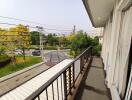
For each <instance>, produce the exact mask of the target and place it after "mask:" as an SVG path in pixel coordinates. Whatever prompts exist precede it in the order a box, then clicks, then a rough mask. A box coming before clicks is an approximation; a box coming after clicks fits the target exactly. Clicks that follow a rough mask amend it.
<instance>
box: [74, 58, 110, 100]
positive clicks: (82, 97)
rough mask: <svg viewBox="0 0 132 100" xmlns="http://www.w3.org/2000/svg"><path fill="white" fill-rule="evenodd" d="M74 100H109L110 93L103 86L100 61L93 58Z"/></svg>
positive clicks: (103, 76)
mask: <svg viewBox="0 0 132 100" xmlns="http://www.w3.org/2000/svg"><path fill="white" fill-rule="evenodd" d="M75 100H111V96H110V92H109V90H108V89H107V88H106V86H105V75H104V70H103V64H102V60H101V59H100V58H97V57H93V61H92V64H91V67H90V69H89V72H88V75H87V77H86V80H84V81H83V82H82V84H81V86H80V88H79V90H78V93H77V95H76V97H75Z"/></svg>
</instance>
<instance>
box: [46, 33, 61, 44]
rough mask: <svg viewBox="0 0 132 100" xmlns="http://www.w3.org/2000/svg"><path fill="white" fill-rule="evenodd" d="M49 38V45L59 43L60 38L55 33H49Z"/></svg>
mask: <svg viewBox="0 0 132 100" xmlns="http://www.w3.org/2000/svg"><path fill="white" fill-rule="evenodd" d="M47 40H48V43H49V45H51V46H53V45H58V44H59V39H58V37H57V36H56V35H55V34H48V36H47Z"/></svg>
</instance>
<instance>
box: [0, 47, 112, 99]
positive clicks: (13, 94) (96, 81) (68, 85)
mask: <svg viewBox="0 0 132 100" xmlns="http://www.w3.org/2000/svg"><path fill="white" fill-rule="evenodd" d="M91 54H92V48H91V47H89V48H88V49H86V50H85V51H84V52H83V53H82V54H81V55H79V56H78V57H77V58H76V59H74V60H73V59H66V60H64V61H62V62H60V63H59V64H57V65H55V66H54V67H51V68H50V69H48V70H47V71H45V72H43V73H41V74H39V75H37V76H36V77H34V78H32V79H30V80H29V81H27V82H25V83H24V84H22V85H21V86H19V87H17V88H15V89H13V90H11V91H9V92H7V93H5V94H3V95H2V96H1V100H7V99H8V100H88V99H89V100H111V98H110V93H109V91H108V89H107V88H106V86H105V80H104V71H103V64H102V60H101V59H100V58H97V57H92V55H91Z"/></svg>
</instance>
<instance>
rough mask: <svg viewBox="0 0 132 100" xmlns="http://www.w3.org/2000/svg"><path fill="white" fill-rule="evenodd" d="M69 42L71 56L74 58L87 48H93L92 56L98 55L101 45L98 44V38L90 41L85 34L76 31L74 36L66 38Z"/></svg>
mask: <svg viewBox="0 0 132 100" xmlns="http://www.w3.org/2000/svg"><path fill="white" fill-rule="evenodd" d="M68 38H69V40H70V41H71V51H70V53H71V55H73V56H74V57H76V56H77V55H78V54H80V53H81V52H82V51H84V50H85V49H86V48H88V47H89V46H93V51H94V52H93V54H94V55H99V53H100V50H101V45H100V44H99V41H98V38H97V37H95V38H94V39H92V38H91V37H90V36H88V35H87V34H86V32H83V31H82V30H81V31H78V32H77V33H76V34H73V35H71V36H69V37H68Z"/></svg>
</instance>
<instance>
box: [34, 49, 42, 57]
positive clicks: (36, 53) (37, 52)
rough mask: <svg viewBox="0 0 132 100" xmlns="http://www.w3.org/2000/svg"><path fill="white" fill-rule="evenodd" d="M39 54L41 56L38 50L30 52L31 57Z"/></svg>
mask: <svg viewBox="0 0 132 100" xmlns="http://www.w3.org/2000/svg"><path fill="white" fill-rule="evenodd" d="M40 54H41V52H40V50H34V51H33V52H32V55H34V56H40Z"/></svg>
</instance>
